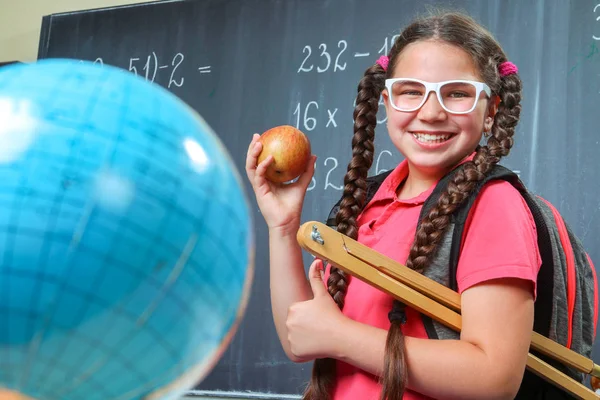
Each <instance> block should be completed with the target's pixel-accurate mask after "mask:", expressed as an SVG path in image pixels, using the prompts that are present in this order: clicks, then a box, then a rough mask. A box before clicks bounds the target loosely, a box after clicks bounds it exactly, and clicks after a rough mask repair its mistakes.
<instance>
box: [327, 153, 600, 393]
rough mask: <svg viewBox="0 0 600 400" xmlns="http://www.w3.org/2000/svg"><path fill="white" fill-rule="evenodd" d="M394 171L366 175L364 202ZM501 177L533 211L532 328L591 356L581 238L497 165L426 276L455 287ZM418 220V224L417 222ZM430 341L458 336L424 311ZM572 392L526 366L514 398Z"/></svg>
mask: <svg viewBox="0 0 600 400" xmlns="http://www.w3.org/2000/svg"><path fill="white" fill-rule="evenodd" d="M456 171H458V168H456V169H454V170H453V171H451V172H450V173H448V174H447V175H446V176H445V177H444V178H442V179H441V180H440V181H439V182H438V184H437V185H436V187H435V188H434V190H433V192H432V193H431V195H430V196H429V197H428V198H427V199H426V200H425V202H424V204H423V208H422V210H421V214H420V216H419V221H421V220H422V219H423V218H424V216H425V215H427V214H428V213H429V211H430V210H431V209H432V208H433V207H434V206H435V204H436V203H437V200H438V198H439V196H440V194H441V193H442V191H443V190H444V189H445V188H446V187H447V185H448V182H449V181H450V180H451V179H452V177H453V176H454V174H455V173H456ZM391 172H392V171H387V172H384V173H383V174H379V175H377V176H373V177H369V178H367V199H366V204H368V203H369V202H370V200H371V199H372V198H373V196H374V195H375V193H376V192H377V190H378V189H379V186H380V185H381V184H382V183H383V181H384V180H385V178H386V177H387V176H388V175H389V174H390V173H391ZM498 179H502V180H505V181H507V182H509V183H511V184H512V185H513V187H515V188H516V189H517V190H518V191H519V192H520V193H521V195H522V196H523V198H524V199H525V201H526V203H527V205H528V206H529V209H530V211H531V214H532V215H533V218H534V221H535V224H536V229H537V234H538V247H539V251H540V256H541V259H542V265H541V267H540V271H539V273H538V278H537V299H536V301H535V305H534V309H535V314H534V326H533V330H534V331H536V332H538V333H540V334H542V335H543V336H546V337H548V338H550V339H552V340H554V341H555V342H557V343H560V344H561V345H563V346H565V347H567V348H570V349H571V350H573V351H575V352H577V353H579V354H581V355H583V356H585V357H587V358H591V354H592V346H593V342H594V338H595V336H596V325H597V318H598V292H597V279H596V271H595V268H594V265H593V264H592V261H591V259H590V257H589V256H588V254H587V253H586V252H585V250H584V248H583V245H582V244H581V242H580V240H579V239H578V238H577V237H576V236H575V235H574V234H573V232H572V231H571V229H570V228H569V226H568V225H567V224H566V223H565V222H564V220H563V219H562V217H561V216H560V214H559V213H558V211H557V210H556V208H554V206H553V205H552V204H550V203H549V202H548V201H546V200H545V199H543V198H541V197H539V196H536V195H534V194H532V193H531V192H529V191H528V190H527V188H526V187H525V185H524V184H523V182H522V181H521V180H520V179H519V177H518V176H517V175H516V174H515V173H513V172H512V171H511V170H509V169H507V168H505V167H503V166H500V165H496V166H495V167H494V168H493V169H492V170H491V171H490V173H489V174H488V175H487V176H486V177H485V178H484V179H483V180H482V181H481V182H479V183H478V184H477V186H476V188H475V189H474V190H473V192H472V193H471V195H470V196H469V198H468V199H467V200H466V201H465V202H464V204H463V205H462V206H461V207H459V208H458V209H457V210H456V211H455V212H454V213H453V215H452V216H451V223H450V225H449V226H448V228H447V230H446V233H445V234H444V236H443V238H442V240H441V243H440V245H439V247H438V250H437V251H436V254H435V255H434V257H433V259H432V261H431V264H430V265H429V266H428V268H426V270H425V272H424V275H425V276H427V277H429V278H431V279H433V280H435V281H437V282H439V283H441V284H443V285H445V286H447V287H449V288H451V289H452V290H455V291H457V289H458V286H457V282H456V270H457V266H458V259H459V257H460V248H461V243H462V235H463V231H464V225H465V222H466V220H467V216H468V215H469V210H470V209H471V207H472V205H473V203H474V202H475V200H476V198H477V195H478V194H479V192H480V191H481V189H482V188H483V187H484V185H485V184H486V183H488V182H490V181H493V180H498ZM340 203H341V199H340V201H338V203H337V204H336V205H335V206H334V207H333V209H332V210H331V212H330V213H329V217H328V219H327V225H329V226H330V227H333V228H334V229H335V227H336V225H335V216H336V214H337V211H338V210H339V206H340ZM419 224H420V222H419ZM422 319H423V323H424V325H425V329H426V331H427V334H428V336H429V338H430V339H457V338H458V337H459V334H458V333H457V332H455V331H453V330H451V329H449V328H447V327H445V326H444V325H442V324H440V323H438V322H437V321H434V320H432V319H431V318H429V317H427V316H424V315H422ZM530 352H531V353H532V354H534V355H536V356H538V357H540V358H541V359H542V360H544V361H546V362H547V363H549V364H550V365H552V366H554V367H555V368H557V369H558V370H560V371H562V372H564V373H565V374H567V375H569V376H571V377H572V378H573V379H575V380H576V381H578V382H581V383H584V384H585V382H584V378H585V375H584V374H583V373H582V372H579V371H577V370H575V369H573V368H570V367H566V366H564V365H563V364H560V363H559V362H558V361H555V360H553V359H550V358H549V357H546V356H544V355H542V354H539V353H537V352H535V351H533V350H531V349H530ZM570 398H572V397H571V395H570V394H568V393H566V392H565V391H562V390H561V389H558V388H556V387H555V386H554V385H552V384H550V383H548V382H546V381H545V380H544V379H542V378H540V377H538V376H537V375H535V374H533V373H532V372H530V371H529V370H526V372H525V375H524V377H523V381H522V383H521V387H520V389H519V393H518V394H517V397H516V399H534V400H535V399H539V400H542V399H570Z"/></svg>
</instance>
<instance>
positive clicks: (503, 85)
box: [246, 13, 541, 400]
mask: <svg viewBox="0 0 600 400" xmlns="http://www.w3.org/2000/svg"><path fill="white" fill-rule="evenodd" d="M382 95H383V99H384V102H385V108H386V112H387V117H388V123H387V131H388V134H389V135H390V138H391V141H392V143H393V144H394V145H395V147H396V148H397V149H398V151H399V152H400V153H401V154H402V155H403V156H404V161H402V162H401V163H400V164H399V165H398V166H397V167H396V168H395V169H394V170H393V171H392V172H391V173H390V174H389V175H388V176H387V177H386V178H385V180H384V181H383V183H382V184H381V186H380V187H379V189H378V191H377V193H376V194H375V195H374V197H373V198H372V200H371V201H369V203H368V204H365V203H366V185H367V182H366V178H367V173H368V170H369V168H370V167H371V165H372V163H373V154H374V146H373V142H374V134H375V127H376V114H377V107H378V101H379V99H380V96H382ZM520 99H521V81H520V79H519V77H518V74H517V68H516V66H515V65H514V64H512V63H511V62H509V61H508V58H507V56H506V54H505V53H504V52H503V50H502V48H501V47H500V45H499V44H498V43H497V42H496V40H495V39H494V38H493V37H492V35H491V34H490V33H489V32H488V31H486V30H485V29H484V28H482V27H481V26H480V25H478V24H477V23H475V22H474V21H473V20H472V19H471V18H469V17H467V16H464V15H461V14H454V13H447V14H442V15H438V16H432V17H427V18H423V19H418V20H416V21H415V22H413V23H412V24H411V25H409V26H408V27H407V28H406V29H405V30H404V31H403V32H402V33H401V34H400V36H399V37H398V39H397V40H396V42H395V44H394V46H393V47H392V48H391V50H390V53H389V54H388V55H387V56H385V57H382V58H381V59H379V60H378V61H377V63H375V64H374V65H373V66H372V67H370V68H368V69H367V71H366V72H365V74H364V77H363V78H362V80H361V82H360V84H359V90H358V97H357V100H356V109H355V112H354V120H355V123H354V136H353V138H352V160H351V161H350V163H349V166H348V172H347V174H346V176H345V178H344V192H343V199H342V201H341V204H340V209H339V211H338V212H337V215H336V224H337V230H338V231H339V232H342V233H344V234H346V235H348V236H350V237H352V238H354V239H356V240H358V241H359V242H361V243H363V244H365V245H367V246H369V247H371V248H373V249H374V250H376V251H378V252H380V253H383V254H384V255H386V256H388V257H390V258H393V259H395V260H396V261H398V262H400V263H402V264H405V265H406V266H407V267H409V268H412V269H414V270H417V271H419V272H424V271H426V270H427V268H428V267H429V266H430V262H431V260H432V258H433V257H434V255H435V252H436V249H437V248H438V246H439V245H440V239H441V238H442V236H443V233H444V230H445V228H446V227H447V226H448V225H449V223H450V215H451V214H452V212H453V211H455V210H456V209H457V207H459V206H460V205H461V203H462V202H463V201H464V200H465V199H466V198H467V197H468V195H469V193H470V192H471V191H472V190H474V188H475V186H476V185H477V183H478V182H479V181H481V180H482V179H483V178H484V177H485V175H486V174H487V173H489V171H490V170H491V168H492V167H493V166H494V165H495V164H497V163H498V162H499V161H500V159H501V157H504V156H506V155H508V153H509V150H510V148H511V147H512V145H513V139H512V137H513V134H514V130H515V126H516V124H517V122H518V120H519V114H520ZM482 136H483V137H487V144H486V145H483V146H482V145H480V142H481V140H482ZM257 139H258V135H255V136H254V138H253V140H252V143H251V144H250V147H249V149H248V156H247V162H246V171H247V174H248V178H249V179H250V181H251V182H252V185H253V188H254V191H255V194H256V198H257V202H258V205H259V207H260V209H261V212H262V215H263V217H264V218H265V221H266V223H267V225H268V227H269V245H270V279H271V301H272V312H273V317H274V321H275V326H276V329H277V332H278V335H279V339H280V341H281V344H282V346H283V348H284V350H285V352H286V354H287V355H288V357H289V358H290V359H291V360H293V361H296V362H304V361H309V360H315V365H314V370H313V377H312V381H311V383H310V385H309V387H308V389H307V391H306V393H305V399H310V400H323V399H335V400H350V399H360V400H375V399H378V398H384V399H388V400H392V399H401V398H404V399H411V400H412V399H430V398H437V399H478V400H481V399H512V398H514V397H515V396H516V394H517V392H518V390H519V387H520V385H521V381H522V378H523V374H524V370H525V364H526V359H527V354H528V348H529V339H530V337H531V331H532V327H533V314H534V300H535V297H536V276H537V272H538V270H539V267H540V265H541V260H540V255H539V250H538V247H537V235H536V231H535V224H534V221H533V218H532V215H531V213H530V211H529V209H528V207H527V205H526V204H525V202H524V200H523V199H522V197H521V195H520V194H519V192H518V191H517V190H516V189H515V188H514V187H513V186H512V185H511V184H509V183H507V182H504V181H502V182H499V181H496V182H491V183H488V184H486V186H485V187H484V188H483V189H482V190H481V192H480V193H479V195H478V197H477V200H476V203H475V204H474V206H473V207H472V208H471V211H470V214H469V217H468V219H467V224H466V226H465V229H464V236H463V238H464V239H463V247H462V249H461V253H460V259H459V264H458V270H457V274H456V279H457V283H458V289H459V292H460V293H461V295H462V296H461V299H462V300H461V301H462V303H461V307H462V324H463V325H462V332H461V334H460V337H457V338H456V339H448V340H432V339H429V338H428V334H427V331H426V329H425V326H424V324H423V319H422V318H423V317H422V315H421V314H419V313H418V312H416V311H415V310H413V309H411V308H403V307H401V306H399V305H398V304H397V303H396V304H395V303H394V301H393V299H392V298H391V297H390V296H388V295H387V294H385V293H382V292H380V291H378V290H377V289H375V288H373V287H371V286H369V285H367V284H365V283H363V282H361V281H359V280H358V279H353V280H350V279H349V277H348V276H346V275H345V274H344V273H343V272H342V271H340V270H337V269H335V268H333V269H331V270H329V269H328V270H327V271H323V263H322V262H321V261H320V260H316V261H315V262H314V263H313V264H312V265H311V268H310V270H309V278H310V279H309V282H307V281H306V279H305V275H304V269H303V265H302V256H301V250H300V247H299V246H298V244H297V242H296V232H297V230H298V227H299V224H300V220H301V210H302V204H303V201H304V196H305V193H306V188H307V186H308V184H309V182H310V179H311V177H312V175H313V172H314V169H313V168H314V161H315V160H314V157H313V158H312V159H311V160H310V161H309V163H308V164H307V166H306V171H305V173H304V174H303V175H302V176H301V177H300V179H299V180H298V181H297V182H296V183H294V184H291V185H284V186H282V185H274V184H271V183H269V182H268V181H267V180H266V179H265V171H266V168H267V167H268V165H269V164H270V163H271V162H272V159H271V158H267V159H266V160H265V161H264V162H262V163H261V164H259V165H257V162H256V160H257V156H258V155H259V154H260V151H261V149H262V148H261V145H260V144H259V143H257ZM455 168H458V173H456V175H455V176H454V177H453V178H452V180H451V181H450V183H449V184H448V186H447V188H446V189H445V191H444V192H443V193H442V195H441V198H440V201H439V202H438V204H437V205H436V206H435V207H434V208H433V209H432V211H431V212H430V213H429V214H428V215H427V217H426V218H425V219H424V220H422V221H421V223H420V224H419V215H420V212H421V208H422V206H423V202H424V201H425V200H426V199H427V197H428V196H429V195H430V194H431V192H432V191H433V188H434V187H435V185H436V183H437V182H438V181H439V180H440V179H441V178H443V177H444V176H445V175H446V174H448V173H449V172H450V171H451V170H453V169H455ZM322 276H324V279H325V282H326V284H325V285H323V278H322Z"/></svg>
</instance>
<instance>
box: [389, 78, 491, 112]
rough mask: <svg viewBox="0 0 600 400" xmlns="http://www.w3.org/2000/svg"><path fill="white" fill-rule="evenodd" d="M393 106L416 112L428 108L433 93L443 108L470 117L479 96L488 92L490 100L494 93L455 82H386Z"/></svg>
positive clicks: (481, 85) (480, 85) (481, 86)
mask: <svg viewBox="0 0 600 400" xmlns="http://www.w3.org/2000/svg"><path fill="white" fill-rule="evenodd" d="M385 87H386V89H387V91H388V95H389V98H390V104H391V105H392V107H393V108H394V109H396V110H398V111H404V112H412V111H416V110H418V109H419V108H421V107H422V106H423V104H425V101H426V100H427V97H428V96H429V93H430V92H435V93H436V95H437V99H438V101H439V102H440V104H441V106H442V108H443V109H444V110H446V111H448V112H449V113H452V114H468V113H470V112H471V111H473V110H474V109H475V106H476V105H477V101H478V100H479V95H480V94H481V92H482V91H483V92H485V94H486V95H487V96H488V98H489V97H490V96H491V94H492V91H491V90H490V87H489V86H488V85H486V84H485V83H483V82H477V81H468V80H454V81H444V82H425V81H421V80H419V79H411V78H393V79H386V80H385Z"/></svg>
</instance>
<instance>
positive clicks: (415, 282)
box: [297, 221, 600, 400]
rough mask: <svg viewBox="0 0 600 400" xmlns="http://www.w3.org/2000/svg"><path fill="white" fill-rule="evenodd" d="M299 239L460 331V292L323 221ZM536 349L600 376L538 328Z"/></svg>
mask: <svg viewBox="0 0 600 400" xmlns="http://www.w3.org/2000/svg"><path fill="white" fill-rule="evenodd" d="M297 240H298V243H299V244H300V246H301V247H302V248H303V249H304V250H306V251H308V252H309V253H311V254H313V255H314V256H316V257H319V258H321V259H323V260H325V261H327V262H329V263H330V264H332V265H334V266H336V267H338V268H340V269H342V270H343V271H345V272H347V273H349V274H351V275H353V276H355V277H356V278H358V279H360V280H362V281H364V282H366V283H368V284H370V285H371V286H374V287H376V288H378V289H379V290H382V291H384V292H386V293H388V294H389V295H391V296H393V297H395V298H396V299H398V300H400V301H402V302H403V303H405V304H407V305H409V306H410V307H412V308H414V309H416V310H418V311H419V312H421V313H423V314H425V315H427V316H429V317H431V318H433V319H435V320H436V321H438V322H440V323H442V324H444V325H446V326H448V327H449V328H451V329H453V330H456V331H458V332H460V330H461V323H462V318H461V316H460V295H459V294H458V293H457V292H455V291H453V290H451V289H449V288H447V287H445V286H443V285H441V284H439V283H437V282H435V281H433V280H431V279H429V278H427V277H425V276H423V275H421V274H420V273H418V272H415V271H413V270H411V269H409V268H406V267H405V266H403V265H402V264H400V263H397V262H396V261H394V260H392V259H390V258H388V257H386V256H384V255H382V254H380V253H378V252H376V251H374V250H372V249H370V248H369V247H367V246H365V245H363V244H361V243H358V242H357V241H355V240H353V239H351V238H349V237H348V236H345V235H342V234H341V233H338V232H337V231H335V230H334V229H332V228H330V227H328V226H327V225H325V224H323V223H320V222H315V221H310V222H307V223H305V224H303V225H302V226H301V227H300V229H299V230H298V233H297ZM531 349H533V350H536V351H538V352H540V353H542V354H544V355H546V356H549V357H551V358H553V359H555V360H557V361H559V362H561V363H563V364H564V365H567V366H569V367H572V368H575V369H577V370H578V371H581V372H584V373H586V374H590V375H591V376H592V377H596V378H598V377H600V367H599V366H598V365H596V364H594V362H593V361H592V360H590V359H589V358H587V357H584V356H582V355H581V354H578V353H576V352H574V351H572V350H570V349H568V348H566V347H564V346H562V345H560V344H559V343H556V342H554V341H553V340H551V339H549V338H547V337H544V336H542V335H540V334H539V333H537V332H532V335H531ZM527 368H528V369H529V370H531V371H532V372H534V373H535V374H537V375H538V376H540V377H542V378H543V379H545V380H547V381H549V382H550V383H552V384H554V385H556V386H558V387H560V388H562V389H563V390H566V391H567V392H569V393H571V394H572V395H574V396H576V397H577V398H579V399H585V400H587V399H600V396H598V395H596V394H595V393H594V392H592V391H591V390H590V389H588V388H587V387H586V386H584V385H582V384H581V383H580V382H577V381H575V380H574V379H572V378H571V377H569V376H568V375H566V374H564V373H562V372H561V371H559V370H557V369H556V368H554V367H552V366H551V365H549V364H548V363H546V362H544V361H542V360H541V359H540V358H538V357H536V356H535V355H533V354H531V353H529V355H528V358H527Z"/></svg>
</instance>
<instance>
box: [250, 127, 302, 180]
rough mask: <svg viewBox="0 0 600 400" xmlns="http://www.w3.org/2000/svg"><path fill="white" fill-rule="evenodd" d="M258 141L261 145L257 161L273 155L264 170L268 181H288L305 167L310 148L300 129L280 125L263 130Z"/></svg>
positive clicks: (259, 161)
mask: <svg viewBox="0 0 600 400" xmlns="http://www.w3.org/2000/svg"><path fill="white" fill-rule="evenodd" d="M258 141H259V142H261V143H262V146H263V149H262V151H261V152H260V155H259V156H258V163H259V164H260V163H261V162H262V161H263V160H265V159H266V158H267V157H268V156H269V155H272V156H273V162H272V163H271V165H269V167H268V168H267V172H266V178H267V179H268V180H269V181H271V182H274V183H283V182H289V181H291V180H293V179H295V178H297V177H298V176H299V175H300V174H302V172H304V170H305V169H306V163H308V160H309V159H310V154H311V150H310V142H309V140H308V138H307V137H306V135H305V134H304V133H302V131H300V130H298V129H296V128H294V127H293V126H290V125H280V126H276V127H274V128H271V129H269V130H267V131H266V132H264V133H263V134H262V135H260V139H258Z"/></svg>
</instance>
